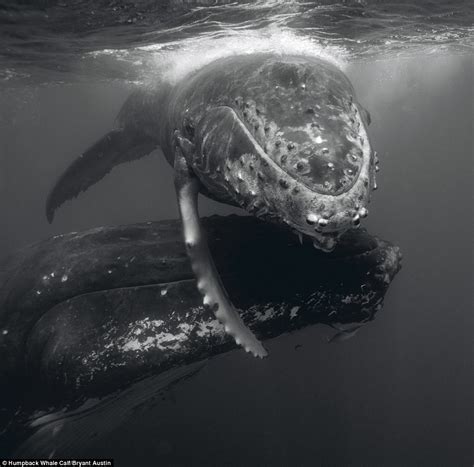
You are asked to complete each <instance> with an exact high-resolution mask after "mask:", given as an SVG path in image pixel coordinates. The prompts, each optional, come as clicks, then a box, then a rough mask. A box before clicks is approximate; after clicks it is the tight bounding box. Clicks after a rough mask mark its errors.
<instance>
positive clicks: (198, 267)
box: [174, 147, 267, 358]
mask: <svg viewBox="0 0 474 467" xmlns="http://www.w3.org/2000/svg"><path fill="white" fill-rule="evenodd" d="M174 168H175V187H176V193H177V196H178V206H179V211H180V215H181V220H182V223H183V232H184V241H185V244H186V250H187V252H188V256H189V258H190V260H191V265H192V268H193V271H194V273H195V275H196V279H197V285H198V289H199V291H200V292H201V293H202V294H203V296H204V305H206V306H209V307H210V308H211V309H212V310H213V311H214V313H215V315H216V318H217V319H218V320H219V321H220V322H221V323H222V324H223V325H224V327H225V330H226V332H227V333H228V334H230V335H231V336H232V337H233V338H234V339H235V342H236V343H237V344H238V345H241V346H242V347H243V348H244V349H245V351H247V352H251V353H252V354H253V355H254V356H256V357H260V358H263V357H265V356H266V355H267V351H266V350H265V348H264V347H263V345H262V344H261V342H260V341H259V340H258V339H257V338H256V337H255V335H254V334H253V333H252V331H251V330H250V329H249V328H248V327H247V326H246V325H245V323H244V322H243V321H242V318H241V317H240V315H239V314H238V313H237V311H236V309H235V308H234V306H233V305H232V303H231V302H230V300H229V298H228V296H227V293H226V291H225V289H224V286H223V285H222V282H221V279H220V276H219V273H218V272H217V269H216V267H215V265H214V261H213V260H212V257H211V254H210V251H209V247H208V245H207V241H206V239H205V236H204V232H203V229H202V227H201V223H200V220H199V213H198V193H199V180H198V179H197V178H196V176H195V175H194V174H193V173H192V172H191V171H190V170H189V168H188V165H187V163H186V159H185V158H184V156H183V154H182V151H181V149H180V148H179V147H178V148H177V149H176V152H175V163H174Z"/></svg>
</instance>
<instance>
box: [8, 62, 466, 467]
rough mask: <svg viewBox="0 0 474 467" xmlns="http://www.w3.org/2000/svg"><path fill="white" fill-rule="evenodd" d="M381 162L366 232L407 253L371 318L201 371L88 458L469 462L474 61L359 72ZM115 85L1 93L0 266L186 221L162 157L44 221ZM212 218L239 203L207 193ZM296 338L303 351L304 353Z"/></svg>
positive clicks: (114, 105)
mask: <svg viewBox="0 0 474 467" xmlns="http://www.w3.org/2000/svg"><path fill="white" fill-rule="evenodd" d="M347 73H348V75H349V77H350V78H351V80H352V82H353V84H354V85H355V88H356V91H357V93H358V97H359V100H360V101H361V102H362V103H363V104H364V105H365V106H366V107H367V108H368V109H369V111H370V112H371V115H372V125H371V128H370V133H371V136H372V140H373V145H374V147H375V148H376V149H377V150H378V152H379V157H380V159H381V172H380V173H379V176H378V184H379V190H378V191H377V192H375V193H374V198H373V202H372V204H371V206H370V215H369V218H368V219H367V221H366V222H365V226H366V227H367V228H368V229H369V231H370V232H371V233H373V234H376V235H379V236H381V237H382V238H384V239H387V240H389V241H391V242H393V243H395V244H397V245H399V246H400V247H401V250H402V252H403V254H404V262H403V269H402V270H401V272H400V273H399V274H398V276H397V277H396V278H395V280H394V282H393V284H392V285H391V288H390V290H389V292H388V294H387V297H386V302H385V307H384V309H383V310H382V311H381V312H380V313H379V314H378V315H377V318H376V320H375V321H374V322H372V323H370V324H369V325H367V326H365V327H364V328H363V329H361V330H360V332H359V333H358V334H357V335H356V336H355V337H354V338H352V339H350V340H348V341H345V342H342V343H339V344H331V345H328V344H327V343H326V338H327V337H328V336H329V335H331V334H332V330H329V329H328V328H322V327H319V328H318V327H316V328H311V329H306V330H304V331H302V332H298V333H295V334H293V335H291V336H286V337H282V338H278V339H276V340H274V341H271V342H269V343H268V348H269V350H270V357H269V358H268V359H266V360H264V361H260V360H255V359H252V358H250V357H249V356H248V355H246V354H244V352H242V351H237V352H232V353H229V354H226V355H223V356H222V357H219V358H216V359H214V360H212V361H211V362H209V364H208V365H207V367H206V368H205V369H204V370H203V371H201V372H200V373H199V374H198V375H197V376H196V377H194V378H193V379H192V380H190V381H187V382H184V383H183V384H181V385H180V386H178V387H176V388H175V389H174V390H173V391H172V393H171V395H170V396H169V397H168V398H167V399H166V400H165V401H163V402H161V403H160V404H158V405H157V406H156V407H155V409H154V410H151V411H147V412H144V413H140V415H139V416H137V417H136V418H134V419H132V420H130V421H129V422H128V423H127V424H126V425H125V426H122V427H121V428H120V429H118V430H116V431H115V433H114V434H112V435H109V436H107V437H106V438H105V439H100V440H98V441H97V443H96V445H95V446H93V447H91V448H89V449H88V450H87V451H86V452H84V453H83V454H84V455H83V457H87V456H89V455H102V456H103V457H113V458H115V459H116V465H146V464H145V461H147V460H148V461H152V462H153V464H158V465H219V466H222V465H308V466H310V465H324V466H331V465H334V466H407V467H408V466H470V465H472V462H473V449H472V432H473V431H472V428H473V426H472V421H473V412H472V407H473V401H472V393H473V378H472V375H473V367H472V359H473V347H472V329H473V314H472V313H473V306H472V305H473V303H472V300H473V296H472V284H473V277H472V275H473V267H472V266H473V265H472V260H473V257H472V239H473V231H472V229H473V222H472V220H473V219H472V160H473V159H472V156H473V139H472V138H473V136H472V134H473V121H474V119H473V107H472V105H473V104H472V103H473V82H474V81H473V78H474V77H473V63H472V57H471V56H469V55H467V56H447V55H446V56H418V57H414V58H411V59H404V60H402V59H391V60H378V61H374V62H365V63H359V64H356V65H352V66H350V67H349V68H348V70H347ZM129 92H130V89H129V88H127V86H125V85H123V84H114V83H106V84H94V83H89V84H84V83H77V84H69V85H62V86H61V85H58V86H49V87H48V86H44V87H39V88H25V89H22V90H9V91H8V92H5V93H3V94H2V95H1V96H0V118H1V126H0V145H1V146H0V158H1V159H0V168H1V170H0V183H1V185H0V190H1V191H0V212H1V214H2V216H1V219H2V226H1V227H2V228H1V229H0V257H3V256H5V255H7V254H8V253H10V252H13V251H15V250H16V249H18V248H20V247H22V246H24V245H26V244H28V243H30V242H34V241H36V240H40V239H43V238H46V237H48V236H50V235H53V234H56V233H61V232H66V231H71V230H81V229H85V228H89V227H95V226H98V225H104V224H118V223H132V222H138V221H144V220H150V219H163V218H174V217H177V209H176V201H175V196H174V190H173V180H172V171H171V169H170V167H168V166H167V164H166V162H165V161H164V159H163V158H162V157H161V155H160V154H159V152H158V151H157V153H156V154H154V155H152V156H149V157H147V158H145V159H143V160H141V161H138V162H137V163H134V164H130V165H126V166H121V167H118V168H116V169H115V170H114V171H113V173H112V174H111V175H110V176H109V177H107V178H106V179H104V180H103V181H102V182H101V183H100V184H98V185H97V186H95V187H93V188H92V189H90V190H89V191H88V192H87V193H85V194H84V195H82V196H81V197H80V198H79V199H78V200H76V201H74V202H72V203H68V204H67V205H65V206H64V207H63V208H62V209H61V210H60V211H59V213H58V215H57V218H56V221H55V223H54V225H52V226H50V225H48V224H47V222H46V220H45V216H44V202H45V198H46V195H47V193H48V190H49V188H50V187H51V185H52V184H53V183H54V181H55V179H56V177H57V176H58V175H59V174H60V172H61V171H62V170H63V169H64V168H65V167H66V166H67V165H68V164H69V163H70V162H71V161H72V160H73V159H74V158H75V157H77V155H78V154H80V153H81V152H82V151H83V150H84V149H85V148H86V147H87V146H88V145H90V144H91V143H93V142H94V141H95V140H96V139H97V138H99V137H100V136H102V135H103V134H104V133H105V132H106V131H108V130H109V129H110V128H111V125H112V122H113V119H114V117H115V115H116V114H117V112H118V110H119V108H120V107H121V105H122V103H123V101H124V100H125V99H126V97H127V95H128V94H129ZM201 206H202V207H201V211H202V213H203V214H209V213H213V212H219V213H225V212H229V211H230V209H229V208H227V207H225V206H222V205H217V204H216V203H213V202H210V201H207V200H204V199H202V203H201ZM296 344H302V345H303V347H301V348H298V350H295V349H294V347H295V345H296Z"/></svg>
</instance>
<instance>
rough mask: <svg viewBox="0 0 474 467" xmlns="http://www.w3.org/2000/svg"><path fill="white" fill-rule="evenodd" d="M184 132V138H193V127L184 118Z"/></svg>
mask: <svg viewBox="0 0 474 467" xmlns="http://www.w3.org/2000/svg"><path fill="white" fill-rule="evenodd" d="M184 131H185V132H186V136H188V137H190V138H193V137H194V125H193V123H192V122H191V120H190V119H189V118H186V119H185V121H184Z"/></svg>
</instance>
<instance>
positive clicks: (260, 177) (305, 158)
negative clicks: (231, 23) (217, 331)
mask: <svg viewBox="0 0 474 467" xmlns="http://www.w3.org/2000/svg"><path fill="white" fill-rule="evenodd" d="M369 123H370V117H369V114H368V112H367V111H366V110H365V109H364V108H363V107H362V106H361V105H360V104H359V103H358V102H357V100H356V97H355V93H354V89H353V87H352V85H351V83H350V81H349V80H348V78H347V77H346V76H345V74H344V73H343V72H342V71H341V70H340V69H338V68H337V67H336V66H334V65H332V64H331V63H328V62H327V61H324V60H322V59H320V58H316V57H310V56H303V55H280V54H263V53H262V54H248V55H234V56H229V57H226V58H221V59H218V60H215V61H214V62H212V63H210V64H208V65H206V66H203V67H202V68H201V69H199V70H197V71H194V72H192V73H189V74H188V75H186V76H184V77H182V78H181V79H180V80H179V81H178V82H177V83H175V84H174V85H171V84H167V85H161V86H159V87H157V88H156V89H146V90H141V91H138V92H136V93H134V94H132V96H131V97H130V98H129V99H128V100H127V101H126V102H125V104H124V106H123V108H122V109H121V111H120V113H119V115H118V118H117V125H116V128H115V129H113V130H112V131H111V132H110V133H108V134H107V135H106V136H104V137H103V138H102V139H100V140H99V141H98V142H97V143H96V144H94V145H93V146H92V147H91V148H89V149H88V150H87V151H86V152H85V153H84V154H82V155H81V156H80V157H79V158H78V159H76V160H75V161H74V162H73V163H72V165H71V166H70V167H69V168H68V169H67V170H66V171H65V172H64V174H63V175H62V176H61V177H60V178H59V180H58V182H57V183H56V185H55V186H54V188H53V189H52V191H51V193H50V195H49V196H48V200H47V205H46V214H47V218H48V220H49V221H50V222H51V221H52V220H53V217H54V213H55V210H56V209H57V208H58V207H59V206H60V205H61V204H62V203H63V202H64V201H66V200H68V199H72V198H74V197H76V196H77V195H78V194H79V193H80V192H81V191H84V190H86V189H87V188H88V187H89V186H91V185H92V184H94V183H95V182H97V181H99V180H100V179H101V178H103V177H104V176H105V175H106V174H107V173H108V172H109V171H110V170H111V169H112V168H113V167H114V166H115V165H118V164H120V163H123V162H127V161H131V160H134V159H138V158H140V157H143V156H145V155H147V154H149V153H150V152H152V151H153V150H154V149H155V148H157V147H158V146H159V147H161V149H162V151H163V153H164V155H165V157H166V159H167V161H168V162H169V163H170V164H171V165H172V166H173V167H174V177H175V187H176V193H177V199H178V206H179V211H180V215H181V219H182V225H183V232H184V240H185V244H186V250H187V254H188V256H189V258H190V260H191V265H192V268H193V271H194V273H195V275H196V279H197V287H198V289H199V291H200V293H201V294H202V296H203V302H204V304H205V305H206V306H207V307H209V308H210V309H211V310H212V311H213V312H214V313H215V316H216V317H217V319H218V320H219V321H220V322H221V323H222V324H223V325H224V328H225V330H226V332H227V333H228V334H230V335H231V336H232V337H233V338H234V340H235V342H236V343H237V344H239V345H241V346H242V347H243V348H244V349H245V350H246V351H247V352H251V353H252V354H253V355H255V356H258V357H264V356H266V354H267V352H266V350H265V348H264V347H263V345H262V344H261V343H260V342H259V341H258V339H257V338H256V337H255V336H254V334H253V333H252V332H251V331H250V329H249V328H247V327H246V326H245V324H244V323H243V321H242V319H241V317H240V315H239V313H238V312H237V311H236V309H235V308H234V306H233V305H232V303H231V301H230V300H229V298H228V296H227V293H226V291H225V289H224V286H223V285H222V282H221V280H220V277H219V274H218V272H217V269H216V267H215V265H214V262H213V260H212V257H211V254H210V252H209V248H208V246H207V242H206V240H205V235H204V232H203V229H202V227H201V224H200V220H199V214H198V194H199V193H201V194H203V195H205V196H207V197H209V198H212V199H214V200H217V201H220V202H223V203H227V204H230V205H233V206H240V207H241V208H243V209H245V210H246V211H247V212H249V213H251V214H253V215H255V216H256V217H258V218H260V219H263V220H266V221H270V222H274V223H277V224H281V225H283V226H287V227H288V228H289V229H291V230H293V231H295V232H296V233H297V234H298V236H299V237H300V239H301V240H302V238H303V237H309V238H310V239H311V240H312V242H313V244H314V246H315V247H316V248H318V249H321V250H323V251H331V250H333V248H334V247H335V245H336V243H337V241H338V240H339V238H340V237H341V235H342V234H343V233H344V232H345V231H347V230H348V229H350V228H352V227H357V226H358V225H359V224H360V220H361V218H364V217H366V216H367V213H368V210H367V205H368V203H369V198H370V191H371V189H375V188H376V181H375V172H376V170H377V169H378V167H377V158H376V154H375V152H374V151H373V150H372V148H371V145H370V142H369V138H368V135H367V126H368V125H369ZM276 254H278V253H277V252H276Z"/></svg>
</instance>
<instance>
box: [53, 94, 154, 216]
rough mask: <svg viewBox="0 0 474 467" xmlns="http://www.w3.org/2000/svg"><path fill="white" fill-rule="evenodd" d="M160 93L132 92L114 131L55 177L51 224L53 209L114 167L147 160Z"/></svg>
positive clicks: (151, 145) (121, 111)
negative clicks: (138, 160) (144, 158)
mask: <svg viewBox="0 0 474 467" xmlns="http://www.w3.org/2000/svg"><path fill="white" fill-rule="evenodd" d="M161 95H162V93H160V94H159V95H158V94H156V93H155V94H152V93H151V92H150V91H148V90H138V91H136V92H134V93H133V94H132V95H131V96H130V97H129V98H128V99H127V101H126V102H125V104H124V106H123V107H122V109H121V110H120V112H119V114H118V116H117V122H116V128H115V129H113V130H112V131H110V132H109V133H107V134H106V135H105V136H103V137H102V138H101V139H99V140H98V141H97V142H96V143H94V144H93V145H92V146H91V147H90V148H89V149H87V150H86V151H85V152H84V153H83V154H81V155H80V156H79V157H78V158H77V159H75V160H74V162H73V163H72V164H71V165H70V166H69V167H68V168H67V169H66V170H65V171H64V172H63V174H62V175H61V176H60V177H59V179H58V180H57V182H56V183H55V185H54V187H53V188H52V190H51V191H50V193H49V195H48V198H47V201H46V217H47V219H48V222H50V223H51V222H52V221H53V219H54V214H55V212H56V209H58V208H59V207H60V206H61V205H62V204H63V203H64V202H65V201H68V200H70V199H73V198H76V197H77V196H78V195H79V194H80V193H81V192H83V191H86V190H87V189H88V188H89V187H90V186H92V185H94V184H95V183H97V182H98V181H100V180H101V179H102V178H104V177H105V176H106V175H107V174H108V173H109V172H110V171H111V170H112V169H113V168H114V167H115V166H117V165H119V164H123V163H125V162H131V161H134V160H137V159H140V158H142V157H145V156H147V155H148V154H150V153H151V152H152V151H154V150H155V149H156V148H157V146H158V145H159V139H158V129H157V127H158V126H159V125H158V121H157V118H158V114H159V112H156V106H157V105H159V102H157V100H158V99H160V97H161Z"/></svg>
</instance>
